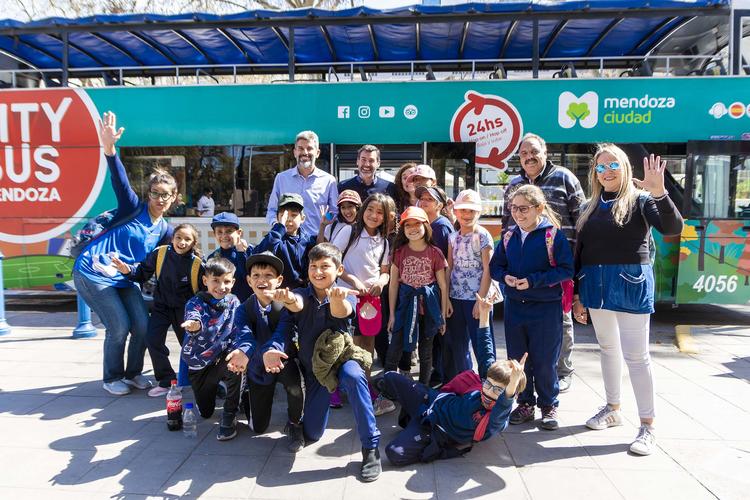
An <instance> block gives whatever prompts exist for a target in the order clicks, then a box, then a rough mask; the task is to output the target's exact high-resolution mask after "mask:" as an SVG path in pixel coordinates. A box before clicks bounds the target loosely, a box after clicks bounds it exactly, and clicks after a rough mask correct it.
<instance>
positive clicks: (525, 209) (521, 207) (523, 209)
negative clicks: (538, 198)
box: [510, 205, 539, 214]
mask: <svg viewBox="0 0 750 500" xmlns="http://www.w3.org/2000/svg"><path fill="white" fill-rule="evenodd" d="M538 206H539V205H511V206H510V212H511V213H513V214H514V213H516V212H520V213H522V214H525V213H528V212H529V209H530V208H531V207H538Z"/></svg>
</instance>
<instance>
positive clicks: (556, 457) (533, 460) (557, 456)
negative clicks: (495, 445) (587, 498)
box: [504, 431, 614, 468]
mask: <svg viewBox="0 0 750 500" xmlns="http://www.w3.org/2000/svg"><path fill="white" fill-rule="evenodd" d="M504 438H505V443H506V444H507V445H508V449H509V450H510V455H511V457H512V458H513V461H514V463H515V464H516V465H517V466H525V465H555V466H560V467H574V468H581V467H587V468H596V467H597V465H596V462H594V461H593V460H592V459H591V457H590V456H589V455H588V453H587V452H586V450H584V449H583V448H582V447H581V446H580V444H579V443H578V441H577V440H576V439H575V438H574V437H573V436H571V435H565V434H559V433H553V432H549V431H536V432H529V433H523V434H509V433H507V434H505V435H504ZM613 451H614V450H613Z"/></svg>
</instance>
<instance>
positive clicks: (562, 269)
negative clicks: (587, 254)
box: [490, 219, 573, 302]
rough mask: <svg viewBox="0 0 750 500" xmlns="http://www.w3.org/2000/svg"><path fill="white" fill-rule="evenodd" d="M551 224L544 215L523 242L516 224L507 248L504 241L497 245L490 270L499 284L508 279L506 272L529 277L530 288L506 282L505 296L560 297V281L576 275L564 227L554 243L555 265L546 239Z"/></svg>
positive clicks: (540, 299) (539, 299) (544, 299)
mask: <svg viewBox="0 0 750 500" xmlns="http://www.w3.org/2000/svg"><path fill="white" fill-rule="evenodd" d="M550 227H552V225H551V224H550V223H549V221H547V219H543V221H542V223H541V224H540V225H539V227H537V228H536V229H534V230H533V231H531V232H530V233H529V234H528V235H527V236H526V241H524V242H523V244H521V229H520V228H519V227H517V226H514V227H513V229H511V231H512V235H511V237H510V240H509V241H508V249H507V251H506V249H505V245H504V244H503V241H502V240H500V242H499V243H498V244H497V246H496V247H495V253H494V254H493V255H492V259H491V260H490V274H491V275H492V279H494V280H497V281H498V282H500V284H504V283H505V276H507V275H509V274H510V275H511V276H515V277H516V278H526V279H528V280H529V288H528V289H526V290H518V289H516V288H513V287H509V286H505V296H506V297H507V298H510V299H514V300H519V301H527V300H528V301H535V302H551V301H555V300H561V298H562V287H561V286H560V282H562V281H565V280H567V279H571V278H572V277H573V253H572V252H571V251H570V244H569V243H568V240H567V239H566V238H565V235H564V234H563V232H562V231H557V232H556V234H555V241H554V244H553V254H554V257H555V263H556V264H557V265H556V266H555V267H552V266H551V265H550V262H549V256H548V255H547V243H546V241H545V238H546V233H547V228H550Z"/></svg>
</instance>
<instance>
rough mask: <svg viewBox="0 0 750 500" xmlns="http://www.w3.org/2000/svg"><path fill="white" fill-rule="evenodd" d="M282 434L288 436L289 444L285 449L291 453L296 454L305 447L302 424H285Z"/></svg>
mask: <svg viewBox="0 0 750 500" xmlns="http://www.w3.org/2000/svg"><path fill="white" fill-rule="evenodd" d="M284 433H286V434H287V435H288V436H289V444H288V445H287V447H286V449H287V450H289V451H290V452H292V453H297V452H298V451H300V450H301V449H302V448H304V447H305V434H304V432H302V424H293V423H292V422H287V424H286V427H284Z"/></svg>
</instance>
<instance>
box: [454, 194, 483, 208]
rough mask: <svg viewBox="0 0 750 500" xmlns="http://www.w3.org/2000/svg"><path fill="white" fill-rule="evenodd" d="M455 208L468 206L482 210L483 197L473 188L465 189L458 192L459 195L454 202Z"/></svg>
mask: <svg viewBox="0 0 750 500" xmlns="http://www.w3.org/2000/svg"><path fill="white" fill-rule="evenodd" d="M453 208H454V209H457V208H466V209H468V210H476V211H477V212H481V211H482V197H481V196H479V193H477V192H476V191H474V190H473V189H464V190H463V191H461V192H460V193H458V196H456V201H454V202H453Z"/></svg>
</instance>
